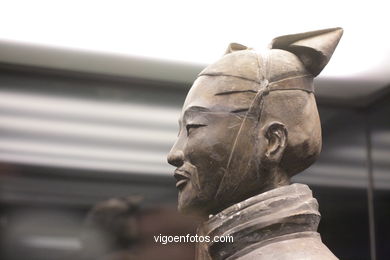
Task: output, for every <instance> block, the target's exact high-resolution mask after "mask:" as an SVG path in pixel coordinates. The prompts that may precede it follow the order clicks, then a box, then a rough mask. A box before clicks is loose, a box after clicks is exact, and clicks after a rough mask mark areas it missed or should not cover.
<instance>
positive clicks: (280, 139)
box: [265, 122, 288, 162]
mask: <svg viewBox="0 0 390 260" xmlns="http://www.w3.org/2000/svg"><path fill="white" fill-rule="evenodd" d="M287 134H288V132H287V129H286V126H285V125H284V124H282V123H280V122H272V123H270V124H268V125H267V126H266V128H265V138H266V139H267V141H268V144H267V147H266V150H265V157H266V158H267V159H268V160H269V161H271V162H279V161H280V159H281V158H282V156H283V153H284V150H285V148H286V145H287Z"/></svg>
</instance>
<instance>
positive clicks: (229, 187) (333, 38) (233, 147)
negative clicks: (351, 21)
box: [168, 28, 343, 260]
mask: <svg viewBox="0 0 390 260" xmlns="http://www.w3.org/2000/svg"><path fill="white" fill-rule="evenodd" d="M342 33H343V30H342V29H341V28H332V29H325V30H319V31H313V32H306V33H300V34H294V35H286V36H281V37H278V38H275V39H274V40H273V41H272V43H271V45H270V47H269V49H266V50H265V51H263V52H259V51H255V50H253V49H250V48H247V47H245V46H243V45H240V44H236V43H232V44H230V45H229V47H228V49H227V51H226V53H225V55H224V56H223V57H222V58H221V59H219V60H218V61H217V62H215V63H213V64H211V65H209V66H208V67H207V68H205V69H204V70H203V71H202V72H201V73H200V74H199V75H198V77H197V79H196V80H195V82H194V84H193V86H192V87H191V90H190V91H189V93H188V95H187V98H186V100H185V102H184V106H183V110H182V113H181V116H180V120H179V125H180V130H179V135H178V139H177V141H176V143H175V144H174V146H173V147H172V150H171V151H170V153H169V155H168V162H169V163H170V164H171V165H174V166H176V167H177V169H176V170H175V173H174V177H175V178H176V180H177V182H176V187H177V189H178V191H179V195H178V209H179V211H181V212H183V213H188V214H197V215H200V216H203V217H204V219H205V221H204V222H203V224H201V226H200V227H199V229H198V235H202V236H209V237H211V238H213V237H214V236H231V237H233V242H231V241H230V242H225V243H221V242H214V241H213V240H212V239H211V241H209V242H204V243H201V244H198V247H197V259H202V260H203V259H240V260H246V259H267V260H270V259H273V260H293V259H302V260H303V259H304V260H309V259H316V260H318V259H321V260H325V259H326V260H328V259H337V258H336V257H335V256H334V255H333V254H332V252H331V251H330V250H329V249H328V248H327V247H326V246H325V245H324V244H323V243H322V241H321V237H320V235H319V233H317V226H318V223H319V221H320V213H319V212H318V203H317V200H316V199H315V198H313V197H312V192H311V190H310V189H309V187H308V186H307V185H304V184H291V182H290V178H291V177H292V176H294V175H295V174H298V173H300V172H301V171H303V170H305V169H306V168H308V167H309V166H310V165H311V164H312V163H313V162H315V160H316V159H317V157H318V155H319V153H320V150H321V124H320V119H319V115H318V111H317V106H316V101H315V97H314V89H313V79H314V77H316V76H317V75H318V74H319V73H320V72H321V70H322V69H323V68H324V67H325V66H326V64H327V63H328V61H329V59H330V57H331V56H332V54H333V52H334V50H335V48H336V46H337V44H338V42H339V40H340V38H341V36H342Z"/></svg>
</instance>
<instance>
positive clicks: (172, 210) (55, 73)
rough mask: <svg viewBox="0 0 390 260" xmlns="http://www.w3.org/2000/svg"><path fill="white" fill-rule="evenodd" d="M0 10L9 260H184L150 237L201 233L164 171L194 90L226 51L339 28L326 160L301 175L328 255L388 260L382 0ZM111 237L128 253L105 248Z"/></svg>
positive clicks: (2, 174) (16, 5)
mask: <svg viewBox="0 0 390 260" xmlns="http://www.w3.org/2000/svg"><path fill="white" fill-rule="evenodd" d="M0 6H1V8H0V10H1V14H0V206H1V208H0V232H1V233H0V246H1V252H0V254H1V255H0V258H1V259H2V260H16V259H17V260H20V259H30V260H46V259H47V260H52V259H98V258H99V257H101V256H103V255H106V254H108V253H109V251H110V250H111V249H113V248H114V249H116V250H119V251H121V250H125V251H126V250H130V251H131V252H135V253H134V254H137V257H136V258H131V259H147V260H151V259H178V260H183V259H184V260H185V259H193V257H194V245H193V244H180V243H176V244H175V243H173V244H169V245H166V246H163V245H161V244H156V243H155V242H154V241H153V236H155V235H159V234H162V235H185V234H187V233H194V232H195V229H196V225H197V220H195V219H192V218H189V217H185V216H181V215H179V214H178V213H177V212H176V199H177V192H176V188H175V183H174V179H173V170H174V167H171V166H169V165H168V164H167V163H166V155H167V153H168V152H169V150H170V147H171V146H172V144H173V143H174V141H175V138H176V135H177V131H178V123H177V120H178V117H179V113H180V110H181V106H182V104H183V101H184V99H185V96H186V93H187V92H188V90H189V88H190V86H191V82H192V81H193V80H194V79H195V77H196V75H197V73H199V72H200V71H201V70H202V68H204V67H205V66H207V64H209V63H211V62H213V61H214V60H216V59H218V58H219V57H220V56H221V55H222V54H223V53H224V51H225V49H226V47H227V45H228V44H229V43H230V42H239V43H242V44H245V45H247V46H250V47H254V48H256V49H262V48H265V47H266V46H267V44H268V43H269V42H270V41H271V40H272V39H273V38H274V37H277V36H280V35H284V34H289V33H298V32H304V31H310V30H317V29H323V28H329V27H337V26H340V27H343V28H344V30H345V32H344V36H343V38H342V39H341V42H340V44H339V46H338V48H337V49H336V52H335V53H334V55H333V57H332V59H331V61H330V63H329V64H328V66H327V67H326V68H325V69H324V71H323V72H322V73H321V75H320V76H319V77H318V78H317V80H316V97H317V101H318V106H319V111H320V116H321V120H322V127H323V151H322V154H321V157H320V159H319V160H318V161H317V163H315V164H314V165H313V166H312V167H310V168H309V169H307V170H306V171H305V172H303V173H301V174H300V175H298V176H296V177H295V179H294V181H295V182H302V183H307V184H309V185H310V187H311V188H312V190H313V193H314V196H315V197H316V198H317V199H318V201H319V204H320V211H321V213H322V220H321V223H320V227H319V231H320V233H321V235H322V239H323V241H324V243H325V244H326V245H327V246H328V247H329V248H330V249H331V250H332V251H333V252H334V254H335V255H336V256H338V257H339V258H340V259H371V260H375V259H380V260H385V259H388V256H389V255H390V247H389V246H388V245H389V243H390V224H389V222H388V220H389V219H390V88H389V85H390V36H389V33H388V24H389V23H388V16H387V15H388V8H386V2H385V1H383V2H381V1H354V2H353V3H352V2H347V1H344V2H342V1H289V2H287V1H286V2H284V1H272V3H268V2H263V1H245V0H243V1H240V2H238V1H212V2H211V1H209V2H208V1H131V2H130V1H2V3H1V4H0ZM112 212H114V213H112ZM117 219H119V220H118V221H117ZM91 230H92V231H91ZM97 230H98V231H97ZM118 230H119V231H118ZM129 230H130V231H131V232H130V231H129ZM127 231H129V233H126V232H127ZM113 232H114V233H115V232H116V234H118V233H120V234H121V239H122V240H121V241H125V244H128V247H129V248H126V246H125V247H121V246H120V244H121V243H120V242H118V241H116V240H115V241H116V242H113V241H114V239H111V240H109V239H107V237H109V236H110V234H112V233H113ZM122 235H123V236H122ZM98 238H99V239H98ZM85 240H87V241H89V242H87V243H86V242H85ZM92 240H93V241H92ZM122 244H123V243H122ZM102 259H114V258H102ZM115 259H125V258H115ZM126 259H127V258H126ZM129 259H130V258H129Z"/></svg>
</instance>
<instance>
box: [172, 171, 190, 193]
mask: <svg viewBox="0 0 390 260" xmlns="http://www.w3.org/2000/svg"><path fill="white" fill-rule="evenodd" d="M173 176H174V177H175V179H176V188H178V189H182V188H183V187H184V186H185V185H186V184H187V182H188V181H189V180H190V174H189V173H187V172H186V171H184V170H180V169H177V170H176V171H175V173H174V174H173Z"/></svg>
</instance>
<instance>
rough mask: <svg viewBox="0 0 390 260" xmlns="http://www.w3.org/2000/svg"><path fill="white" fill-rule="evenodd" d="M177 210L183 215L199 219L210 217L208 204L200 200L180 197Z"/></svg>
mask: <svg viewBox="0 0 390 260" xmlns="http://www.w3.org/2000/svg"><path fill="white" fill-rule="evenodd" d="M181 195H183V194H181ZM177 209H178V211H179V212H180V213H181V214H185V215H193V216H198V217H205V216H208V215H209V210H208V208H207V203H206V202H202V201H200V200H199V199H198V198H194V199H190V200H188V199H184V198H183V197H182V196H180V195H179V203H178V207H177Z"/></svg>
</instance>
